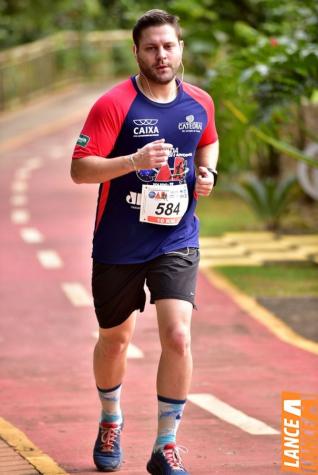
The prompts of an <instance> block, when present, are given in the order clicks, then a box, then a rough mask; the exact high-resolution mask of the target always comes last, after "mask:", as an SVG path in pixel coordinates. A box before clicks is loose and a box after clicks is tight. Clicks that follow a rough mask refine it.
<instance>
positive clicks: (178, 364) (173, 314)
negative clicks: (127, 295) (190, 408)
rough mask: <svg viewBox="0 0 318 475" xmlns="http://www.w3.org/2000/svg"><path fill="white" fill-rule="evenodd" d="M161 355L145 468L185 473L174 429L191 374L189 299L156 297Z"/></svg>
mask: <svg viewBox="0 0 318 475" xmlns="http://www.w3.org/2000/svg"><path fill="white" fill-rule="evenodd" d="M156 308H157V317H158V326H159V336H160V342H161V348H162V352H161V357H160V362H159V367H158V374H157V394H158V433H157V439H156V441H155V444H154V452H153V454H152V457H151V459H150V461H149V462H148V465H147V469H148V471H149V472H150V473H152V474H157V473H161V471H160V470H161V469H162V467H163V466H164V467H165V470H166V472H165V473H170V471H171V473H172V474H176V475H177V474H183V475H185V474H187V473H188V472H186V470H185V468H184V466H183V464H182V460H181V457H180V455H179V451H178V448H177V446H176V433H177V430H178V427H179V424H180V421H181V417H182V413H183V409H184V406H185V403H186V399H187V395H188V392H189V389H190V384H191V377H192V354H191V328H190V327H191V316H192V308H193V307H192V303H190V302H187V301H184V300H177V299H161V300H157V301H156Z"/></svg>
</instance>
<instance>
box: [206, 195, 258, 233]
mask: <svg viewBox="0 0 318 475" xmlns="http://www.w3.org/2000/svg"><path fill="white" fill-rule="evenodd" d="M197 215H198V217H199V219H200V235H201V236H219V235H221V234H223V233H224V232H227V231H251V230H255V229H256V230H261V229H262V223H260V221H259V220H257V218H256V217H255V216H254V214H253V213H252V211H251V210H250V209H249V208H248V206H247V205H246V204H245V203H243V201H240V200H239V199H238V198H235V197H233V196H232V195H229V194H226V193H222V192H218V193H217V192H215V193H213V194H212V195H211V196H210V197H209V198H205V197H200V198H199V202H198V207H197Z"/></svg>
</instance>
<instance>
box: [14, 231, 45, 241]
mask: <svg viewBox="0 0 318 475" xmlns="http://www.w3.org/2000/svg"><path fill="white" fill-rule="evenodd" d="M20 234H21V237H22V239H23V241H25V242H27V243H30V244H36V243H40V242H43V241H44V237H43V235H42V234H41V233H40V231H38V230H37V229H36V228H22V229H21V231H20Z"/></svg>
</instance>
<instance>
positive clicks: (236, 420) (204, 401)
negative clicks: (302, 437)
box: [188, 394, 279, 435]
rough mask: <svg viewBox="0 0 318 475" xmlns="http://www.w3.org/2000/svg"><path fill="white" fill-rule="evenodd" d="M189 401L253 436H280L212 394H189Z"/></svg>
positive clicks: (271, 428)
mask: <svg viewBox="0 0 318 475" xmlns="http://www.w3.org/2000/svg"><path fill="white" fill-rule="evenodd" d="M188 399H189V401H191V402H193V404H196V405H197V406H199V407H201V409H205V410H206V411H208V412H210V413H211V414H214V415H215V416H217V417H218V418H219V419H222V420H223V421H226V422H228V423H229V424H233V425H234V426H236V427H239V428H240V429H242V430H244V431H245V432H248V433H249V434H253V435H274V434H279V432H278V431H277V430H276V429H273V427H270V426H268V425H267V424H265V423H264V422H262V421H260V420H258V419H254V417H250V416H248V415H246V414H245V413H244V412H242V411H239V410H238V409H235V408H234V407H232V406H230V405H229V404H226V403H225V402H223V401H221V400H220V399H218V398H216V397H215V396H213V395H212V394H189V396H188Z"/></svg>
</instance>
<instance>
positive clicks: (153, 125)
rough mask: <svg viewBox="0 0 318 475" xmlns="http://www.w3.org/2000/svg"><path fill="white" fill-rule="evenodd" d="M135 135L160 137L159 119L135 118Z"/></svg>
mask: <svg viewBox="0 0 318 475" xmlns="http://www.w3.org/2000/svg"><path fill="white" fill-rule="evenodd" d="M133 122H134V124H135V127H134V137H158V136H159V128H158V126H157V124H158V119H134V120H133Z"/></svg>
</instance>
